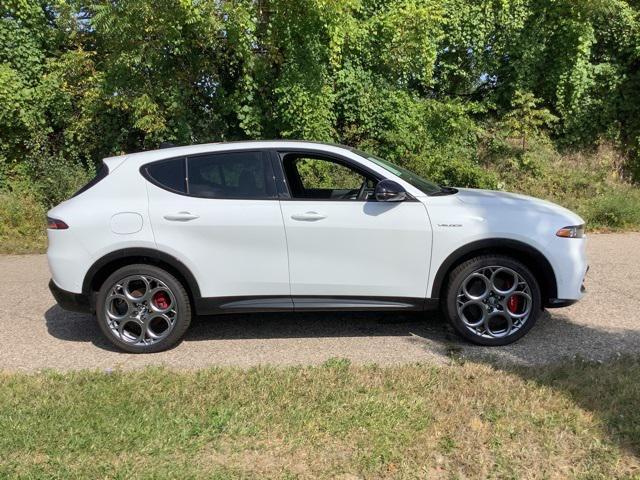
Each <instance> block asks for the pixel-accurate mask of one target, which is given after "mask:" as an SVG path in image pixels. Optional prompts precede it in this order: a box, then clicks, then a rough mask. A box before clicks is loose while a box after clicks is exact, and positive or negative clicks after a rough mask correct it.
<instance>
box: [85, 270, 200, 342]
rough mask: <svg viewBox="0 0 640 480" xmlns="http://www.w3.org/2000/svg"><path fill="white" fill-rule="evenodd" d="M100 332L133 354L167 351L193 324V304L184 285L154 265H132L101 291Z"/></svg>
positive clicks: (114, 274) (110, 280)
mask: <svg viewBox="0 0 640 480" xmlns="http://www.w3.org/2000/svg"><path fill="white" fill-rule="evenodd" d="M96 316H97V317H98V324H99V325H100V329H101V330H102V331H103V332H104V334H105V335H106V336H107V338H108V339H109V340H110V341H111V342H113V344H114V345H116V346H117V347H118V348H120V349H122V350H125V351H127V352H131V353H152V352H160V351H162V350H166V349H168V348H170V347H172V346H173V345H175V344H176V343H177V342H178V341H180V340H181V339H182V337H183V335H184V333H185V332H186V330H187V328H188V327H189V324H190V323H191V305H190V303H189V297H188V295H187V292H186V291H185V289H184V287H183V286H182V284H181V283H180V282H179V281H178V280H177V279H176V278H175V277H174V276H173V275H171V274H170V273H168V272H166V271H164V270H162V269H161V268H158V267H155V266H152V265H144V264H139V265H129V266H126V267H123V268H120V269H119V270H117V271H116V272H114V273H113V274H112V275H111V276H110V277H109V278H107V280H106V281H105V282H104V284H103V285H102V288H101V289H100V291H99V292H98V298H97V303H96Z"/></svg>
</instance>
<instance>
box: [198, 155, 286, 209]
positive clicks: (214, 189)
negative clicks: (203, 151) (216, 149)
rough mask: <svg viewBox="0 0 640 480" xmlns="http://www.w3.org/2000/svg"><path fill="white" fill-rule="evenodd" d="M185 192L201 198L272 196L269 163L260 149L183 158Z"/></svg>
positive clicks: (273, 194)
mask: <svg viewBox="0 0 640 480" xmlns="http://www.w3.org/2000/svg"><path fill="white" fill-rule="evenodd" d="M187 174H188V183H189V185H188V193H189V195H192V196H196V197H205V198H239V199H251V198H272V197H274V196H275V186H274V181H273V172H272V170H271V163H270V162H268V161H267V160H266V159H265V158H264V155H263V153H262V152H260V151H241V152H225V153H212V154H208V155H198V156H195V157H189V158H187Z"/></svg>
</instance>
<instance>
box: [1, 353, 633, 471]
mask: <svg viewBox="0 0 640 480" xmlns="http://www.w3.org/2000/svg"><path fill="white" fill-rule="evenodd" d="M638 405H640V359H637V358H621V359H618V360H616V361H612V362H609V363H604V364H601V363H587V362H581V361H573V362H568V363H565V364H562V365H559V366H553V367H544V368H540V367H537V368H512V369H506V370H505V369H504V367H498V366H496V365H492V364H482V363H461V362H456V361H455V360H454V361H453V362H452V364H451V365H444V366H430V365H424V364H414V365H406V366H397V367H384V368H383V367H378V366H375V365H371V366H364V367H355V366H352V365H350V364H349V362H348V361H346V360H340V359H334V360H330V361H328V362H326V363H325V364H324V365H322V366H316V367H287V368H276V367H258V368H252V369H249V370H242V369H238V368H226V367H225V368H210V369H204V370H198V371H193V372H177V371H171V370H168V369H164V368H147V369H144V370H138V371H132V372H121V371H105V372H101V371H80V372H72V373H54V372H44V373H36V374H17V373H16V374H13V373H12V374H9V373H5V374H0V477H2V478H21V477H22V478H41V477H57V478H74V477H76V478H77V477H87V478H105V477H109V478H170V477H180V478H265V477H266V478H334V477H340V476H342V477H343V478H359V477H365V478H385V477H389V478H391V477H393V478H413V477H421V478H424V477H427V478H457V477H476V478H505V477H508V478H603V479H604V478H640V460H639V458H638V456H639V455H640V409H639V408H638Z"/></svg>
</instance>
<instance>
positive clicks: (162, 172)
mask: <svg viewBox="0 0 640 480" xmlns="http://www.w3.org/2000/svg"><path fill="white" fill-rule="evenodd" d="M145 172H146V174H147V176H148V178H149V179H150V180H151V181H153V183H155V184H157V185H159V186H160V187H163V188H166V189H167V190H172V191H174V192H179V193H186V192H187V184H186V178H187V174H186V170H185V159H184V158H174V159H171V160H166V161H162V162H156V163H152V164H151V165H147V166H146V167H145Z"/></svg>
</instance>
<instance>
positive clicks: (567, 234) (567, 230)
mask: <svg viewBox="0 0 640 480" xmlns="http://www.w3.org/2000/svg"><path fill="white" fill-rule="evenodd" d="M556 235H557V236H558V237H563V238H582V237H584V225H573V226H571V227H563V228H561V229H560V230H558V231H557V232H556Z"/></svg>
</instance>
